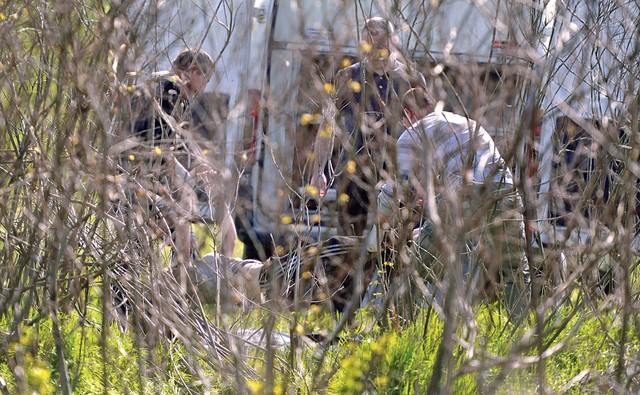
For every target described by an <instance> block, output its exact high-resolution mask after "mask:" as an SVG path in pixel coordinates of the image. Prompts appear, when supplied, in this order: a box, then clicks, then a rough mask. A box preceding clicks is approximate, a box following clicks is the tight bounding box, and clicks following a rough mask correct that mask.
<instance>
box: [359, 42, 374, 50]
mask: <svg viewBox="0 0 640 395" xmlns="http://www.w3.org/2000/svg"><path fill="white" fill-rule="evenodd" d="M372 49H373V46H371V44H369V43H366V42H364V43H362V44H360V50H362V52H364V53H369V52H371V50H372Z"/></svg>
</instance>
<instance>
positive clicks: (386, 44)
mask: <svg viewBox="0 0 640 395" xmlns="http://www.w3.org/2000/svg"><path fill="white" fill-rule="evenodd" d="M396 40H397V38H396V36H395V33H394V29H393V25H392V24H391V23H390V22H389V21H388V20H386V19H384V18H381V17H373V18H369V19H367V21H366V22H365V24H364V27H363V28H362V41H363V45H362V48H363V50H364V57H365V58H368V59H386V58H388V57H389V54H390V51H391V49H392V44H395V42H396Z"/></svg>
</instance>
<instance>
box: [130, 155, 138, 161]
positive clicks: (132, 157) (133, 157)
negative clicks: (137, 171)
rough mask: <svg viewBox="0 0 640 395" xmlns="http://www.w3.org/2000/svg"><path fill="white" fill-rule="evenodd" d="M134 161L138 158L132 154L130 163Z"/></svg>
mask: <svg viewBox="0 0 640 395" xmlns="http://www.w3.org/2000/svg"><path fill="white" fill-rule="evenodd" d="M134 160H136V156H135V155H134V154H130V155H129V161H131V162H133V161H134Z"/></svg>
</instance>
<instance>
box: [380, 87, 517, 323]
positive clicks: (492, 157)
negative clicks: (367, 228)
mask: <svg viewBox="0 0 640 395" xmlns="http://www.w3.org/2000/svg"><path fill="white" fill-rule="evenodd" d="M433 103H434V101H433V100H432V99H431V97H430V96H429V94H428V93H427V92H426V90H424V89H423V88H421V87H419V88H414V89H411V90H409V91H408V92H407V93H406V94H405V96H404V98H403V106H404V107H405V113H406V117H407V119H408V121H409V122H408V123H410V126H408V127H407V129H406V130H405V131H404V132H403V133H402V134H401V135H400V137H399V139H398V143H397V149H398V152H397V159H398V161H397V171H396V172H395V175H396V176H395V177H396V179H387V180H385V182H384V184H383V185H382V188H381V192H380V193H379V195H378V213H379V218H380V221H381V223H382V224H383V227H386V228H387V229H388V227H389V226H391V227H393V228H396V230H397V229H398V228H399V227H400V226H402V225H403V222H404V223H409V226H412V225H411V223H410V221H409V222H408V221H406V218H405V217H400V215H401V212H402V211H403V210H400V207H401V204H405V205H407V204H408V203H412V202H420V204H419V205H420V206H421V208H422V210H421V213H422V218H421V221H420V224H421V225H420V226H419V227H418V229H417V230H416V231H414V232H413V238H414V240H413V241H412V245H413V248H412V250H411V251H412V257H413V259H414V261H415V262H418V264H419V266H418V267H419V268H420V271H421V273H422V274H424V276H425V277H426V280H427V281H428V282H429V283H430V284H429V285H430V287H429V288H430V289H431V291H432V293H433V295H432V296H433V297H434V298H435V300H436V301H437V302H440V303H442V302H443V301H444V295H447V294H448V285H449V284H456V285H461V284H465V285H466V287H465V289H466V297H467V298H470V300H475V299H476V298H477V297H478V296H480V295H479V294H480V293H481V292H482V291H483V290H484V291H485V292H486V293H487V295H489V296H492V295H494V294H496V291H503V293H504V302H505V303H504V304H505V307H506V308H507V310H508V311H509V312H510V313H511V314H519V313H521V312H522V311H524V308H525V307H526V306H527V305H528V301H529V292H528V286H529V265H528V261H527V258H526V255H525V253H524V244H525V233H524V221H523V216H522V211H523V206H522V200H521V198H520V196H519V195H518V192H517V190H516V188H515V186H514V182H513V176H512V173H511V170H510V169H509V167H508V166H507V165H506V163H505V161H504V160H503V158H502V157H501V156H500V153H499V152H498V149H497V147H496V145H495V143H494V141H493V139H492V138H491V136H490V135H489V134H488V133H487V131H486V130H485V129H484V128H483V127H482V126H480V125H479V124H478V123H477V122H476V121H474V120H472V119H469V118H466V117H464V116H461V115H457V114H454V113H451V112H446V111H435V109H434V104H433ZM371 233H372V236H371V237H370V242H369V246H370V249H371V246H373V248H377V245H378V244H377V240H376V241H372V240H373V239H374V237H375V232H371ZM405 233H406V234H411V232H405ZM400 234H402V232H400ZM456 252H457V253H456ZM447 272H448V273H447ZM457 274H462V276H459V275H457ZM460 280H462V281H460Z"/></svg>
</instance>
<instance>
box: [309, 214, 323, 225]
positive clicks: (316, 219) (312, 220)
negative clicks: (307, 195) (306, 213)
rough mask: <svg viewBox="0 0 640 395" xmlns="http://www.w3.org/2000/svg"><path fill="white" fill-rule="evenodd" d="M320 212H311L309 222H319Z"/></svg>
mask: <svg viewBox="0 0 640 395" xmlns="http://www.w3.org/2000/svg"><path fill="white" fill-rule="evenodd" d="M320 218H321V217H320V214H313V215H312V216H311V223H312V224H317V223H318V222H320Z"/></svg>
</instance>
